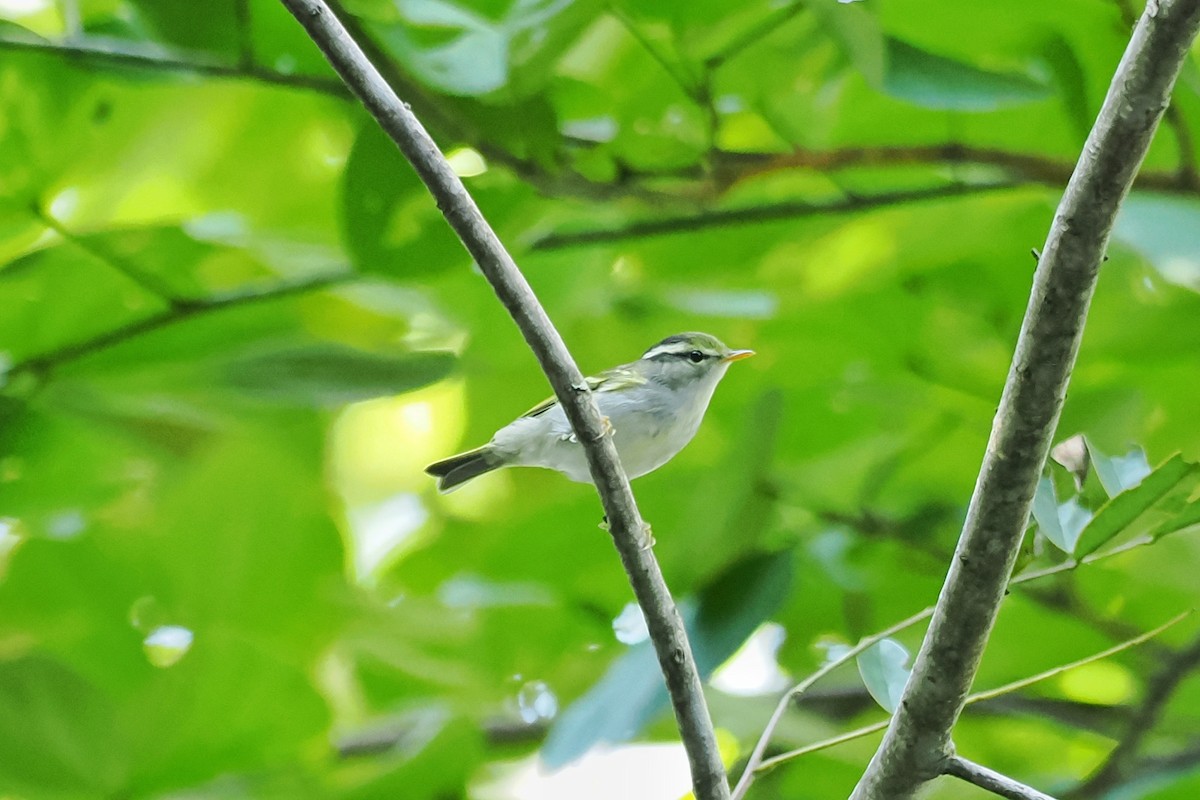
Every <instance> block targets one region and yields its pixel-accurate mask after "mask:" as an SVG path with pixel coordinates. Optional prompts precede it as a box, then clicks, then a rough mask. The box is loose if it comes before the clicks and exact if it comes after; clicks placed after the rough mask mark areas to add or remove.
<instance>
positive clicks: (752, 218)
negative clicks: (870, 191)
mask: <svg viewBox="0 0 1200 800" xmlns="http://www.w3.org/2000/svg"><path fill="white" fill-rule="evenodd" d="M1019 186H1020V184H1018V183H1011V182H1000V183H984V184H951V185H948V186H935V187H932V188H925V189H910V190H906V191H899V192H884V193H881V194H877V195H869V196H855V197H847V198H842V199H839V200H834V201H831V202H822V203H808V202H789V203H774V204H771V205H761V206H751V207H749V208H730V209H725V210H720V211H708V212H704V213H700V214H688V215H685V216H678V217H665V218H658V219H648V220H642V221H637V222H632V223H629V224H626V225H622V226H620V227H613V228H590V229H587V230H580V231H564V232H562V233H551V234H548V235H546V236H543V237H541V238H539V239H537V240H535V241H534V242H533V243H532V248H533V249H534V250H562V249H565V248H569V247H579V246H581V245H590V244H601V243H604V242H617V241H619V242H628V241H631V240H633V239H642V238H648V237H651V236H664V235H667V234H671V233H680V232H684V231H695V230H705V229H708V228H717V227H723V226H726V225H747V224H753V223H758V222H769V221H771V220H778V219H796V218H800V217H810V216H817V215H820V216H828V215H831V214H843V213H850V212H854V211H865V210H867V209H871V208H879V207H883V206H890V205H896V204H898V203H916V202H920V201H923V200H939V199H945V198H950V197H963V196H967V195H974V194H983V193H985V192H994V191H1001V190H1004V189H1013V188H1017V187H1019Z"/></svg>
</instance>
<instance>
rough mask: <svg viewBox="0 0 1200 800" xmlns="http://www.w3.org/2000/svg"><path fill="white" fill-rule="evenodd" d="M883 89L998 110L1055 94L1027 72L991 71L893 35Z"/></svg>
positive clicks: (957, 106) (957, 107) (929, 103)
mask: <svg viewBox="0 0 1200 800" xmlns="http://www.w3.org/2000/svg"><path fill="white" fill-rule="evenodd" d="M883 89H884V91H886V92H887V93H888V94H890V95H892V96H893V97H898V98H900V99H902V100H907V101H909V102H910V103H915V104H917V105H919V106H924V107H925V108H938V109H945V110H948V111H995V110H996V109H999V108H1004V107H1006V106H1013V105H1019V104H1021V103H1031V102H1034V101H1037V100H1041V99H1043V98H1045V97H1046V96H1047V95H1048V94H1049V90H1048V88H1047V87H1046V86H1045V85H1044V84H1042V83H1039V82H1038V81H1035V80H1033V79H1032V78H1028V77H1026V76H1024V75H1017V74H1004V73H999V72H987V71H986V70H982V69H979V68H978V67H975V66H972V65H970V64H966V63H963V62H961V61H955V60H954V59H951V58H946V57H945V56H939V55H936V54H934V53H930V52H928V51H926V50H922V49H920V48H917V47H914V46H912V45H911V44H908V43H907V42H902V41H900V40H899V39H893V38H890V37H889V38H888V40H887V72H886V73H885V75H884V78H883Z"/></svg>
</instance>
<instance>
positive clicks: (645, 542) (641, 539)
mask: <svg viewBox="0 0 1200 800" xmlns="http://www.w3.org/2000/svg"><path fill="white" fill-rule="evenodd" d="M597 527H599V528H600V530H602V531H604V532H605V533H612V528H610V527H609V526H608V515H607V514H605V515H604V519H602V520H600V524H599V525H598V526H597ZM654 544H655V542H654V532H653V531H652V530H650V523H649V522H646V521H645V520H643V521H642V530H641V533H640V534H639V535H638V545H639V548H638V549H640V550H649V549H650V548H651V547H654Z"/></svg>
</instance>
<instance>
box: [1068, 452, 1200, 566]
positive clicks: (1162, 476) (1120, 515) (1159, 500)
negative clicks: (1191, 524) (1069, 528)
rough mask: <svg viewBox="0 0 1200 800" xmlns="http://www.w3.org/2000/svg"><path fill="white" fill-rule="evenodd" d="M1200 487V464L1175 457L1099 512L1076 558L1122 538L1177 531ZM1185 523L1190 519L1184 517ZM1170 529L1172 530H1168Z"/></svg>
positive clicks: (1081, 542) (1085, 529) (1085, 531)
mask: <svg viewBox="0 0 1200 800" xmlns="http://www.w3.org/2000/svg"><path fill="white" fill-rule="evenodd" d="M1197 487H1200V464H1196V463H1190V462H1187V461H1184V460H1183V457H1182V456H1180V455H1175V456H1172V457H1171V458H1170V459H1168V460H1167V461H1166V462H1164V463H1163V464H1161V465H1160V466H1158V467H1157V468H1156V469H1155V470H1154V471H1153V472H1151V473H1150V474H1149V475H1148V476H1146V478H1145V479H1144V480H1143V481H1142V482H1141V483H1140V484H1139V485H1138V486H1137V487H1136V488H1134V489H1130V490H1128V491H1126V492H1122V493H1121V494H1119V495H1117V496H1116V497H1114V498H1113V499H1111V500H1109V501H1108V502H1107V503H1106V504H1105V505H1104V506H1102V507H1101V508H1100V510H1099V511H1098V512H1096V516H1095V518H1094V519H1093V520H1092V521H1091V523H1090V524H1089V525H1088V526H1087V527H1086V528H1084V530H1083V533H1082V535H1081V536H1080V539H1079V544H1078V546H1077V547H1076V552H1075V555H1076V557H1077V558H1082V557H1083V556H1086V555H1087V554H1089V553H1092V552H1094V551H1095V550H1096V549H1098V548H1100V547H1102V546H1103V545H1104V544H1106V543H1107V542H1109V541H1111V540H1112V539H1113V538H1115V537H1116V536H1118V535H1137V534H1150V535H1155V534H1154V532H1155V531H1163V532H1162V533H1158V534H1157V535H1158V536H1162V535H1165V534H1166V533H1169V532H1171V530H1173V527H1172V526H1173V525H1174V524H1175V521H1176V520H1177V519H1178V518H1179V517H1180V516H1181V515H1184V514H1187V515H1191V514H1193V513H1194V512H1193V509H1194V506H1195V501H1194V500H1193V494H1194V493H1195V491H1196V489H1197ZM1184 519H1185V521H1186V519H1188V517H1187V516H1185V517H1184ZM1168 529H1170V530H1168Z"/></svg>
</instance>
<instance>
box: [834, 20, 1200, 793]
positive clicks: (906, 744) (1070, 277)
mask: <svg viewBox="0 0 1200 800" xmlns="http://www.w3.org/2000/svg"><path fill="white" fill-rule="evenodd" d="M1198 30H1200V0H1162V2H1157V1H1156V0H1151V2H1150V3H1149V4H1148V5H1147V8H1146V13H1145V14H1144V15H1143V17H1142V19H1141V21H1140V22H1139V24H1138V26H1137V28H1136V30H1135V31H1134V33H1133V38H1132V39H1131V41H1130V44H1129V47H1128V49H1127V50H1126V52H1125V56H1124V57H1123V58H1122V60H1121V64H1120V66H1119V67H1118V68H1117V72H1116V75H1115V76H1114V78H1113V83H1112V85H1111V86H1110V88H1109V92H1108V96H1107V97H1106V98H1105V100H1104V104H1103V106H1102V107H1101V110H1100V115H1099V118H1098V119H1097V121H1096V124H1095V126H1094V127H1093V129H1092V132H1091V134H1090V135H1089V136H1088V140H1087V142H1086V143H1085V145H1084V150H1083V154H1082V155H1081V156H1080V159H1079V164H1078V165H1077V167H1076V170H1075V173H1074V175H1072V177H1071V181H1070V183H1069V184H1068V186H1067V190H1066V193H1065V194H1064V195H1063V199H1062V202H1061V203H1060V204H1059V208H1058V211H1057V213H1056V215H1055V220H1054V224H1053V225H1052V226H1051V229H1050V234H1049V237H1048V238H1047V240H1046V246H1045V248H1044V249H1043V250H1042V257H1041V260H1040V261H1039V263H1038V268H1037V272H1036V273H1035V276H1034V286H1033V292H1032V295H1031V297H1030V301H1029V307H1028V309H1027V311H1026V314H1025V321H1024V323H1023V325H1022V327H1021V334H1020V337H1019V339H1018V341H1017V348H1016V353H1015V355H1014V357H1013V364H1012V368H1011V370H1010V372H1009V375H1008V379H1007V381H1006V382H1005V387H1004V393H1003V395H1002V396H1001V399H1000V407H999V410H998V411H997V413H996V419H995V422H994V423H993V428H992V435H991V439H990V441H989V442H988V447H987V452H986V454H985V455H984V459H983V465H982V467H981V469H980V473H979V479H978V482H977V483H976V486H975V493H974V495H973V496H972V498H971V504H970V507H969V508H968V511H967V519H966V522H965V524H964V527H963V533H962V536H961V538H960V539H959V544H958V548H957V550H956V552H955V555H954V559H953V561H952V562H951V564H950V569H949V573H948V574H947V576H946V582H945V584H944V585H943V587H942V592H941V595H940V597H939V598H938V604H937V607H936V610H935V611H934V615H933V621H932V622H931V623H930V626H929V630H928V631H927V632H926V635H925V640H924V642H923V643H922V646H921V649H920V651H919V652H918V654H917V657H916V660H915V663H914V665H913V672H912V675H911V677H910V679H909V681H908V684H907V686H906V687H905V691H904V695H903V697H902V698H901V701H900V705H899V708H898V709H897V712H896V714H895V716H894V717H893V718H892V722H891V725H890V726H889V727H888V731H887V733H886V734H885V735H884V738H883V742H882V743H881V744H880V746H879V749H878V750H877V751H876V753H875V756H874V757H873V758H872V759H871V763H870V765H869V766H868V767H867V771H866V772H865V773H864V775H863V777H862V779H861V780H860V781H859V784H858V786H857V787H855V790H854V793H853V794H852V795H851V797H852V800H882V799H883V798H887V800H907V799H908V798H911V797H913V796H914V794H915V793H916V791H917V789H918V788H919V787H920V786H921V785H922V784H923V783H924V782H925V781H927V780H930V779H932V778H933V777H935V776H937V775H938V774H939V773H940V772H941V770H942V767H943V765H944V764H945V761H946V758H947V757H948V754H949V752H950V732H951V730H952V729H953V728H954V724H955V722H956V721H957V720H958V716H959V714H960V713H961V711H962V708H963V704H964V702H965V700H966V697H967V693H968V692H969V690H970V687H971V682H972V680H973V679H974V677H975V673H976V671H977V670H978V668H979V661H980V659H981V657H982V655H983V649H984V646H985V644H986V642H987V639H988V635H989V634H990V632H991V629H992V625H993V624H994V622H995V619H996V614H997V612H998V610H999V606H1000V603H1001V601H1002V600H1003V597H1004V591H1005V587H1006V586H1007V584H1008V580H1009V575H1010V574H1011V572H1012V567H1013V563H1014V561H1015V560H1016V556H1017V551H1018V548H1019V547H1020V543H1021V539H1022V538H1023V535H1024V532H1025V525H1026V522H1027V520H1028V519H1029V510H1030V504H1031V502H1032V499H1033V493H1034V488H1035V486H1036V484H1037V480H1038V476H1039V474H1040V473H1041V469H1042V465H1043V464H1044V463H1045V460H1046V455H1047V452H1048V451H1049V447H1050V442H1051V437H1052V435H1053V432H1054V428H1055V425H1056V423H1057V422H1058V417H1059V414H1060V412H1061V410H1062V404H1063V399H1064V397H1065V395H1066V388H1067V383H1068V380H1069V377H1070V373H1071V367H1072V366H1073V364H1074V362H1075V356H1076V353H1077V352H1078V350H1079V343H1080V340H1081V338H1082V335H1083V325H1084V321H1085V319H1086V317H1087V310H1088V305H1089V303H1090V301H1091V296H1092V292H1093V290H1094V288H1095V284H1096V277H1097V274H1098V273H1099V268H1100V263H1101V260H1102V259H1103V256H1104V250H1105V247H1106V246H1107V243H1108V238H1109V235H1110V234H1111V232H1112V227H1113V222H1114V220H1115V219H1116V215H1117V210H1118V209H1119V207H1120V204H1121V201H1122V200H1123V199H1124V197H1125V195H1126V194H1127V193H1128V191H1129V188H1130V186H1131V185H1132V183H1133V178H1134V175H1135V174H1136V172H1137V168H1138V166H1139V165H1140V164H1141V162H1142V159H1143V158H1144V157H1145V154H1146V151H1147V150H1148V149H1149V146H1150V140H1151V138H1152V137H1153V135H1154V131H1155V129H1156V128H1157V126H1158V122H1159V120H1160V119H1161V118H1162V115H1163V111H1164V109H1165V108H1166V107H1167V104H1168V102H1169V99H1170V94H1171V88H1172V86H1173V85H1174V83H1175V78H1176V76H1177V75H1178V73H1179V70H1180V68H1181V66H1182V64H1183V60H1184V59H1185V58H1186V56H1187V53H1188V50H1189V47H1190V45H1191V42H1192V40H1193V39H1194V38H1195V36H1196V33H1197V31H1198Z"/></svg>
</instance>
